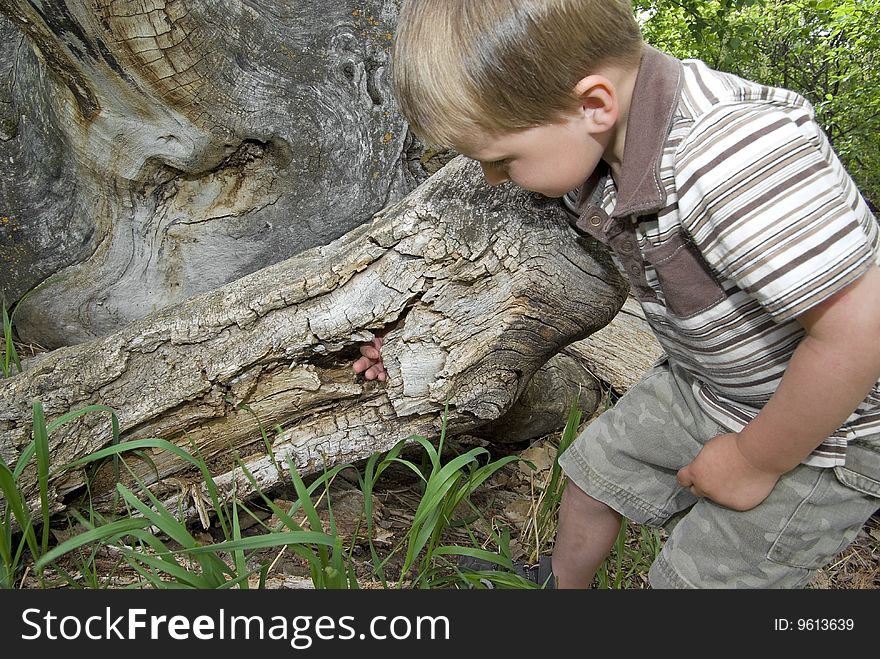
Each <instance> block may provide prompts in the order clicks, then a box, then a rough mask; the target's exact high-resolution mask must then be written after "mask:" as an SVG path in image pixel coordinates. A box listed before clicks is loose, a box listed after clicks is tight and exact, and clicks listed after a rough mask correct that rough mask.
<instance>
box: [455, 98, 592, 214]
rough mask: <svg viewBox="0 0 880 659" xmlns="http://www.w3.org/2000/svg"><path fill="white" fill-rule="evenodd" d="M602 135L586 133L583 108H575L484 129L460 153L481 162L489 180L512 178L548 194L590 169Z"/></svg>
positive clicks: (561, 191) (576, 183)
mask: <svg viewBox="0 0 880 659" xmlns="http://www.w3.org/2000/svg"><path fill="white" fill-rule="evenodd" d="M604 137H605V136H599V138H597V136H596V135H595V134H591V133H590V132H589V131H588V130H587V129H586V127H585V124H584V120H583V114H582V113H576V112H575V113H571V114H566V115H564V116H563V117H562V118H561V119H560V120H559V121H558V122H555V123H547V124H541V125H539V126H534V127H532V128H525V129H523V130H518V131H515V132H511V133H504V134H502V135H483V136H481V138H480V139H478V140H475V141H474V142H472V143H473V144H474V146H472V147H470V148H467V149H465V150H463V151H462V153H464V154H465V155H467V156H468V157H470V158H473V159H474V160H478V161H479V162H480V165H481V166H482V168H483V176H484V177H485V179H486V183H488V184H489V185H492V186H495V185H500V184H501V183H504V182H505V181H511V182H513V183H515V184H516V185H518V186H519V187H521V188H525V189H526V190H531V191H532V192H538V193H540V194H542V195H545V196H547V197H561V196H563V195H564V194H565V193H566V192H568V191H569V190H573V189H574V188H576V187H578V186H579V185H581V184H582V183H583V182H584V181H585V180H586V179H587V178H588V177H589V176H590V174H592V172H593V170H594V169H595V168H596V165H597V164H599V161H600V160H601V159H602V155H603V153H604V151H605V148H606V146H607V144H606V143H605V141H600V139H601V138H604Z"/></svg>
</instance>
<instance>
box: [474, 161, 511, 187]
mask: <svg viewBox="0 0 880 659" xmlns="http://www.w3.org/2000/svg"><path fill="white" fill-rule="evenodd" d="M480 167H482V168H483V178H484V179H486V183H488V184H489V185H491V186H495V185H501V184H502V183H504V182H505V181H507V180H509V179H508V177H507V173H506V172H504V171H503V170H501V169H500V168H498V167H493V166H492V165H489V164H486V163H484V162H481V163H480Z"/></svg>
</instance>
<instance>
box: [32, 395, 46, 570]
mask: <svg viewBox="0 0 880 659" xmlns="http://www.w3.org/2000/svg"><path fill="white" fill-rule="evenodd" d="M33 432H34V448H35V450H36V455H37V484H38V487H39V490H40V514H41V515H42V538H41V542H40V554H41V555H42V554H45V553H46V552H47V551H48V550H49V432H48V428H47V427H46V417H45V415H44V414H43V404H42V403H40V402H39V401H34V404H33Z"/></svg>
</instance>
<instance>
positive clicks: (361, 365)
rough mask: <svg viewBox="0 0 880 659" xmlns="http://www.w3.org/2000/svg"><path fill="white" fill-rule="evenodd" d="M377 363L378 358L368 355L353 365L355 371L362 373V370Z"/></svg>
mask: <svg viewBox="0 0 880 659" xmlns="http://www.w3.org/2000/svg"><path fill="white" fill-rule="evenodd" d="M375 363H376V360H374V359H370V358H368V357H361V358H360V359H358V360H357V361H355V363H354V364H352V365H351V367H352V368H353V369H354V372H355V373H360V372H361V371H365V370H367V369H368V368H370V367H371V366H372V365H373V364H375Z"/></svg>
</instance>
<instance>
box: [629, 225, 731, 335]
mask: <svg viewBox="0 0 880 659" xmlns="http://www.w3.org/2000/svg"><path fill="white" fill-rule="evenodd" d="M642 253H643V254H644V257H645V260H646V261H647V262H648V263H650V264H651V266H652V267H653V268H654V272H656V274H657V279H658V281H659V282H660V288H661V289H663V295H664V296H665V299H666V306H667V307H668V309H669V310H670V311H671V312H672V313H673V314H675V315H676V316H678V317H679V318H687V317H689V316H694V315H696V314H698V313H700V312H701V311H705V310H706V309H708V308H710V307H712V306H714V305H716V304H718V303H719V302H721V301H722V300H723V299H724V298H725V297H726V295H725V293H724V289H723V288H722V287H721V284H719V283H718V280H717V279H716V278H715V275H714V274H713V272H712V270H711V269H710V268H709V265H708V264H707V263H706V260H705V259H704V258H703V255H702V254H700V251H699V250H698V249H697V246H696V245H695V244H694V243H693V241H692V240H691V239H690V238H689V237H688V236H687V235H686V234H683V233H681V232H679V233H676V234H675V235H674V236H672V237H671V238H670V239H669V240H667V241H666V242H664V243H663V244H662V245H659V246H657V247H650V248H645V249H643V252H642Z"/></svg>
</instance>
